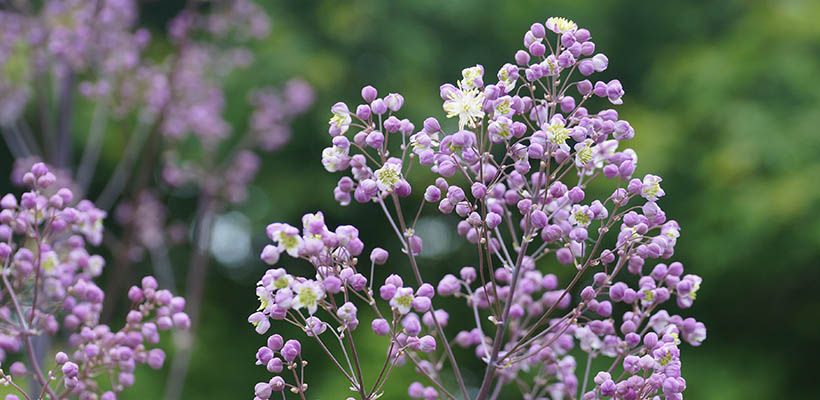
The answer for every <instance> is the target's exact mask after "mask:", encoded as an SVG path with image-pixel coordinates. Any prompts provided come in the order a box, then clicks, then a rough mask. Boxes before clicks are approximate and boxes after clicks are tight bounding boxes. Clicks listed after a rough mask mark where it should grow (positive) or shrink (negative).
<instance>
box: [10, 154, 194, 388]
mask: <svg viewBox="0 0 820 400" xmlns="http://www.w3.org/2000/svg"><path fill="white" fill-rule="evenodd" d="M22 181H23V182H24V184H25V185H27V186H28V187H29V188H30V190H29V191H28V192H25V193H23V194H22V195H21V196H19V197H17V196H14V195H12V194H7V195H5V196H4V197H3V198H2V199H0V209H2V210H0V241H2V242H0V262H1V263H2V266H3V271H2V283H3V286H2V289H0V293H2V296H1V297H2V302H0V313H2V315H4V318H3V323H2V324H3V334H2V335H0V343H1V345H0V346H2V351H0V360H5V359H6V358H7V357H8V356H11V355H13V354H15V353H20V352H22V350H23V349H26V354H28V359H27V360H26V362H25V363H20V362H18V363H15V364H13V368H12V369H11V372H12V376H14V377H18V376H26V375H29V376H30V377H31V378H32V379H34V380H36V381H37V382H38V383H39V384H40V385H42V386H43V387H44V389H45V390H44V391H43V393H41V394H40V396H46V395H47V396H49V397H48V398H58V397H57V395H56V394H55V392H56V391H57V390H58V388H56V387H52V385H53V383H52V380H55V379H58V378H62V381H63V386H64V387H65V395H64V397H66V396H68V395H71V394H73V395H77V396H79V398H97V397H96V396H102V397H101V398H104V399H115V398H116V393H118V392H121V391H122V390H124V389H125V388H127V387H129V386H131V385H133V383H134V371H135V368H136V366H137V364H148V365H149V366H151V367H152V368H160V367H161V366H162V364H163V362H164V359H165V355H164V353H163V351H162V350H161V349H158V348H156V345H157V344H158V343H159V333H160V332H161V331H167V330H170V329H183V330H184V329H187V328H188V327H189V326H190V320H189V318H188V316H187V315H186V314H185V312H184V311H183V309H184V308H185V300H184V299H183V298H181V297H174V296H173V295H172V294H171V292H169V291H168V290H160V289H158V288H157V286H158V285H157V282H156V280H155V279H154V278H152V277H146V278H144V279H143V281H142V286H141V287H133V288H131V290H130V291H129V292H128V297H129V299H130V300H131V301H132V310H131V311H130V312H129V313H128V316H127V320H126V324H125V326H124V327H122V328H120V329H119V330H116V331H115V330H112V329H111V328H110V327H109V326H108V325H105V324H103V323H101V321H100V313H101V311H102V302H103V299H104V296H105V294H104V293H103V291H102V289H100V288H99V287H98V286H97V285H96V284H95V283H94V280H95V278H97V277H98V276H99V275H100V274H101V273H102V270H103V268H104V266H105V260H104V259H103V258H102V257H101V256H99V255H96V254H91V253H89V252H88V249H87V244H91V245H99V244H100V242H101V241H102V232H103V220H104V218H105V216H106V214H105V212H103V211H101V210H99V209H97V208H96V207H94V205H93V204H92V203H91V202H89V201H87V200H82V201H79V202H75V199H74V194H73V192H72V191H71V190H69V189H67V188H56V187H55V181H56V177H55V175H54V174H53V173H51V172H50V171H49V169H48V168H47V167H46V166H45V165H44V164H42V163H37V164H34V166H33V167H32V168H31V170H30V171H29V172H27V173H25V174H24V175H23V177H22ZM61 327H62V329H63V331H65V332H66V333H68V343H67V344H68V350H67V351H68V353H66V352H59V353H57V355H56V358H55V361H56V364H57V367H58V369H55V370H52V371H47V372H44V371H43V369H42V366H41V365H40V360H38V359H37V358H35V357H32V356H33V354H34V353H33V350H32V346H33V344H32V338H33V337H37V336H41V335H48V336H55V335H57V333H58V332H59V331H60V328H61ZM26 364H28V367H30V369H31V372H28V368H26ZM15 365H16V366H17V367H14V366H15ZM15 371H16V372H15ZM101 374H104V375H109V376H111V377H112V379H111V381H110V382H108V384H103V382H102V381H100V380H99V376H100V375H101ZM7 379H8V380H7V382H13V380H12V378H7ZM15 387H16V388H17V389H19V387H17V386H16V385H15ZM21 393H22V394H23V395H25V393H24V392H21ZM26 398H29V397H26ZM38 398H39V397H38ZM43 398H45V397H43ZM61 398H62V397H61Z"/></svg>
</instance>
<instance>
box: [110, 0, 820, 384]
mask: <svg viewBox="0 0 820 400" xmlns="http://www.w3.org/2000/svg"><path fill="white" fill-rule="evenodd" d="M264 4H265V6H266V7H267V8H268V10H269V11H270V13H271V15H272V18H273V34H272V35H271V37H270V39H269V40H267V41H264V42H261V43H256V44H255V45H254V46H253V51H254V53H255V55H256V58H257V60H256V63H255V64H254V65H253V67H252V68H251V70H250V71H245V72H242V73H238V74H235V76H231V78H230V82H229V88H228V92H229V97H228V103H229V105H228V108H229V110H228V115H229V117H230V119H231V120H232V121H235V123H236V124H237V126H243V124H244V122H243V121H244V120H245V119H246V117H247V115H248V114H249V112H250V110H249V109H248V108H247V106H246V101H245V92H246V90H247V89H248V88H251V87H254V86H259V85H268V84H276V83H278V82H282V81H283V80H285V79H286V78H289V77H292V76H302V77H304V78H305V79H306V80H308V81H309V82H310V83H311V84H312V85H314V87H315V89H316V91H317V96H318V97H317V102H316V106H315V108H314V110H313V111H312V112H311V113H309V114H308V115H307V116H305V117H303V118H301V119H299V120H298V121H297V123H296V125H295V126H294V138H293V141H292V142H291V143H290V144H289V145H287V146H286V147H285V148H284V149H283V150H281V151H279V152H278V153H275V154H273V155H271V156H268V157H266V158H265V161H264V167H263V170H262V173H261V174H260V176H259V178H258V180H257V182H256V184H255V186H254V188H253V189H252V195H251V198H250V200H249V201H248V202H247V204H245V205H242V206H241V207H238V208H237V210H238V211H239V212H241V213H243V214H244V215H246V216H247V217H248V220H249V221H250V229H251V232H252V235H253V240H254V247H253V249H254V252H256V251H258V250H259V249H261V247H262V246H263V245H264V243H265V237H264V226H265V225H266V224H267V223H269V222H273V221H285V222H290V223H297V222H298V221H299V217H300V216H301V215H302V214H303V213H304V212H312V211H315V210H319V209H321V210H324V211H325V213H326V215H327V217H328V219H329V222H330V224H331V225H337V224H343V223H355V224H357V225H358V226H359V228H360V230H361V231H362V235H363V240H364V241H365V244H366V245H367V248H368V249H369V248H372V247H373V246H386V247H388V248H391V249H395V243H393V242H392V241H391V239H390V238H391V236H390V235H391V234H390V232H388V230H387V229H388V227H387V225H386V224H385V223H384V221H383V220H382V218H381V216H380V215H378V214H376V213H375V212H374V211H375V210H374V209H373V208H372V207H368V206H362V205H356V204H354V205H351V206H349V207H347V208H342V207H339V206H338V205H337V204H335V203H334V202H333V199H332V193H331V190H332V188H333V186H334V183H335V180H336V179H338V176H332V175H331V174H328V173H326V172H325V171H324V170H323V168H322V166H321V164H320V162H319V159H320V152H321V149H322V148H323V147H325V146H326V143H328V142H329V140H328V137H327V135H326V133H325V132H326V121H327V118H328V110H329V107H330V105H332V104H333V103H334V102H335V101H337V100H343V101H348V103H349V104H350V103H353V104H356V103H355V102H357V101H359V89H360V88H361V87H362V86H363V85H365V84H372V85H374V86H376V87H377V88H378V89H379V90H380V91H381V92H382V93H387V92H401V93H402V94H403V95H404V96H405V99H406V103H405V104H406V105H405V110H404V115H406V116H407V117H408V118H411V120H413V121H421V120H422V118H424V117H426V116H428V115H434V116H438V117H442V116H443V112H442V111H441V108H440V99H439V98H438V86H439V85H440V84H442V83H444V82H452V81H453V80H455V79H456V77H458V75H459V73H460V70H461V68H463V67H465V66H470V65H474V64H476V63H480V64H482V65H484V66H485V67H486V68H487V70H488V71H490V72H493V73H494V71H496V70H497V68H498V67H499V66H500V65H502V64H503V63H504V62H507V61H509V60H511V59H512V55H513V54H514V52H515V50H517V49H518V48H519V47H520V46H521V37H522V34H523V33H524V31H526V29H528V27H529V25H530V24H531V23H532V22H534V21H543V20H545V19H546V18H547V17H548V16H553V15H560V16H566V17H569V18H571V19H573V20H575V21H576V22H577V23H578V24H579V25H580V26H583V27H586V28H588V29H589V30H590V31H591V32H592V34H593V40H595V42H596V44H597V48H598V50H599V51H602V52H604V53H606V54H607V55H608V56H609V59H610V68H609V70H608V71H606V73H605V75H606V76H605V77H604V78H607V79H609V78H615V77H617V78H619V79H621V81H622V82H623V84H624V87H625V89H626V93H627V94H626V96H625V98H624V101H625V105H624V106H622V107H621V108H620V109H619V111H620V113H621V115H622V116H623V117H625V118H626V119H628V120H630V121H631V122H632V124H633V126H634V127H635V128H636V132H637V136H636V139H635V140H634V141H633V143H632V144H631V145H632V146H633V147H634V148H635V149H636V150H637V151H638V154H639V157H640V159H639V164H638V171H639V173H641V174H643V173H647V172H656V173H659V174H660V175H662V176H663V177H664V189H665V191H666V193H667V196H666V197H665V198H663V199H662V201H661V205H662V207H664V209H665V210H666V211H667V214H668V215H670V216H671V217H673V218H675V219H677V220H678V221H680V222H681V225H682V227H683V230H682V237H681V239H680V240H679V242H678V247H677V254H676V257H677V258H678V259H679V260H681V261H683V262H684V264H685V265H686V266H687V268H688V270H689V271H691V272H693V273H697V274H700V275H701V276H703V278H704V284H703V287H702V289H701V291H700V292H699V297H698V301H697V302H696V303H695V307H694V308H693V309H692V310H691V312H692V313H693V314H694V315H695V316H696V317H698V319H700V320H703V321H704V322H705V323H706V324H707V327H708V329H709V337H708V339H707V341H706V342H705V343H704V345H703V346H702V347H700V348H691V347H685V349H684V351H683V359H684V376H685V377H686V378H687V382H688V388H687V390H686V396H687V397H688V398H690V399H720V400H723V399H725V400H731V399H764V398H802V396H801V395H810V393H817V390H816V387H815V384H814V381H813V379H815V375H816V371H817V364H816V360H817V357H818V356H820V297H818V292H820V216H818V215H820V214H818V212H817V209H818V206H820V132H818V126H820V84H818V82H819V80H820V23H818V21H819V20H820V2H817V1H812V0H802V1H801V0H782V1H774V0H772V1H746V0H727V1H710V0H695V1H683V0H670V1H652V2H649V1H626V0H617V1H615V0H613V1H574V2H568V1H567V2H555V1H543V0H542V1H535V0H532V1H498V0H496V1H483V0H481V1H467V0H452V1H441V0H411V1H379V0H355V1H344V2H342V1H332V0H325V1H311V0H304V1H299V0H289V1H270V2H268V1H266V2H264ZM175 6H176V4H175V2H164V1H163V2H161V3H160V2H147V3H144V5H143V10H142V14H143V20H144V22H145V23H146V24H148V25H150V26H153V27H157V28H159V27H162V26H164V24H165V23H166V22H167V19H168V18H170V16H171V15H173V13H174V12H175V10H176V9H177V8H175ZM180 6H181V5H180ZM106 162H110V163H111V164H112V165H113V164H114V163H115V162H116V160H115V159H110V160H106ZM415 190H416V192H417V193H416V194H415V195H418V192H419V191H421V189H420V188H419V187H416V189H415ZM452 222H453V221H450V220H447V224H449V225H451V226H452V227H454V223H452ZM455 243H458V241H457V240H456V242H455ZM456 250H458V249H456ZM467 251H468V252H467V253H465V254H466V256H459V255H458V252H456V253H451V254H448V255H447V256H446V257H441V258H438V259H436V258H432V259H431V258H428V259H425V260H423V261H424V268H425V273H426V276H427V277H431V278H428V279H431V280H433V279H435V277H438V276H441V275H443V274H444V273H445V271H449V272H452V271H455V270H457V268H459V267H460V266H461V265H463V264H464V263H469V262H470V259H469V255H470V253H469V250H467ZM462 253H464V252H462ZM177 256H178V260H179V261H180V262H183V260H185V259H186V258H185V255H184V254H181V255H177ZM396 259H397V260H398V257H396ZM178 268H179V270H180V272H181V273H184V270H185V268H184V265H179V266H178ZM403 268H406V266H405V265H403V264H402V263H401V262H400V261H396V262H395V264H392V265H388V266H387V267H386V269H384V270H383V272H384V271H387V270H390V269H399V270H401V269H403ZM544 268H550V269H557V268H558V267H557V266H556V265H548V266H544ZM264 269H265V267H264V265H263V264H262V263H261V262H259V261H257V259H256V258H255V257H254V256H253V255H250V256H249V258H248V259H247V260H246V262H244V263H243V264H242V265H232V266H217V267H216V271H214V272H213V273H212V274H211V275H210V277H209V281H208V294H207V303H206V305H205V308H204V311H203V317H202V323H203V325H202V328H201V330H200V334H199V340H198V341H197V342H196V351H195V354H194V358H193V366H192V369H191V375H190V378H189V381H188V383H187V385H186V391H185V396H184V397H185V398H187V399H236V398H247V397H249V396H250V394H251V390H252V386H253V384H254V383H255V382H257V381H259V380H262V379H264V378H265V377H266V376H267V375H266V373H265V371H264V370H263V369H262V368H261V367H257V366H254V365H253V361H254V353H255V350H256V348H257V347H258V346H260V345H262V344H263V341H264V339H263V338H261V337H259V336H257V335H255V333H253V330H252V329H251V327H250V326H249V325H248V324H247V322H246V321H245V319H246V317H247V315H248V314H249V313H250V312H252V311H253V310H254V308H255V307H256V304H255V301H256V298H255V296H254V291H253V285H254V283H255V281H256V279H257V278H258V276H260V275H261V274H262V272H263V271H264ZM146 271H147V268H146ZM362 321H368V322H367V324H364V325H369V319H368V318H367V317H365V318H362ZM458 321H459V318H458V316H455V317H454V318H453V319H452V320H451V325H457V324H458ZM358 335H359V336H362V337H360V338H359V339H360V340H362V341H363V342H365V343H366V344H365V346H366V347H365V350H364V354H365V358H366V359H367V360H368V361H366V364H368V365H371V366H372V368H373V369H378V368H379V367H380V366H381V362H382V360H383V352H384V343H383V341H382V339H381V338H375V337H373V338H371V337H369V336H368V335H370V334H369V333H368V332H367V329H362V330H361V331H360V332H359V333H358ZM370 339H372V340H370ZM307 352H308V356H307V357H308V359H309V360H311V361H312V363H311V365H309V367H308V379H309V380H308V383H309V384H310V385H311V389H310V392H309V394H310V395H309V397H310V398H315V399H338V398H342V393H343V391H345V390H346V387H345V385H344V383H343V382H342V381H341V380H340V379H338V377H336V376H335V375H334V374H333V371H331V370H330V369H329V368H328V369H324V366H325V365H327V364H325V363H324V361H323V359H322V356H321V354H319V352H318V351H317V350H316V349H308V350H307ZM460 356H461V358H464V359H467V358H471V356H470V355H469V354H468V353H466V352H465V353H461V354H460ZM144 372H145V373H144V374H143V375H142V376H141V377H139V378H138V383H137V386H136V388H135V389H134V390H132V391H131V392H130V394H129V395H128V396H127V398H128V399H155V398H161V394H162V390H163V383H164V382H163V379H164V374H163V371H160V372H153V371H144ZM414 377H415V374H414V373H413V371H412V369H410V368H403V369H401V370H399V371H398V372H397V373H396V375H395V377H394V381H393V383H394V384H393V385H391V386H390V387H389V388H388V393H387V395H386V396H385V398H387V399H394V398H405V397H406V395H405V394H404V393H405V388H406V383H409V382H410V381H412V380H413V379H414ZM478 379H480V377H478V376H473V377H468V381H471V382H473V383H475V382H476V381H477V380H478Z"/></svg>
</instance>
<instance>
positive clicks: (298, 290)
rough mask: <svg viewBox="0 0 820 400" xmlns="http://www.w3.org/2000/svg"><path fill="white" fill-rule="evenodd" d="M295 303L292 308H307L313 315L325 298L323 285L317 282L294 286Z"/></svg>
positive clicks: (309, 281) (300, 283)
mask: <svg viewBox="0 0 820 400" xmlns="http://www.w3.org/2000/svg"><path fill="white" fill-rule="evenodd" d="M293 292H294V293H295V295H294V297H293V302H292V303H291V308H293V309H294V310H300V309H302V308H307V310H308V313H309V314H310V315H313V313H315V312H316V309H317V308H319V302H320V301H322V299H324V297H325V291H324V289H322V285H321V284H320V283H319V282H316V281H311V280H308V281H304V282H299V283H296V284H294V285H293Z"/></svg>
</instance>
